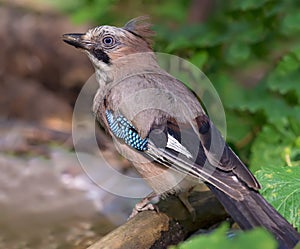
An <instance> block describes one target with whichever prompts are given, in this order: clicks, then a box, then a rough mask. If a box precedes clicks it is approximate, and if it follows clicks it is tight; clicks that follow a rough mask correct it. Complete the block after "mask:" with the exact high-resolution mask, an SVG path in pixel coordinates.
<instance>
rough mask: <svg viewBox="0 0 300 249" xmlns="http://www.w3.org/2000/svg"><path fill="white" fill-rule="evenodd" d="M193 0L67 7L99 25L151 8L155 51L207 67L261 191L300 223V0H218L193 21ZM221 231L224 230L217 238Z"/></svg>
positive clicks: (87, 2) (102, 0) (235, 142)
mask: <svg viewBox="0 0 300 249" xmlns="http://www.w3.org/2000/svg"><path fill="white" fill-rule="evenodd" d="M192 2H193V1H184V0H179V1H171V0H166V1H158V0H156V1H138V0H127V1H123V2H121V1H117V0H114V1H107V0H84V1H79V0H76V1H75V0H73V1H72V5H69V10H71V9H72V8H73V9H75V8H76V10H77V11H75V13H74V14H73V15H72V16H73V18H74V19H75V20H77V21H83V20H89V21H92V22H95V23H97V24H99V23H107V22H108V23H110V22H111V21H112V19H113V20H114V24H118V23H121V22H124V21H125V20H126V19H130V18H131V17H133V16H137V15H141V14H145V11H147V12H148V14H150V15H151V17H152V19H153V20H154V23H156V25H155V26H154V28H155V30H156V32H157V37H156V45H155V49H156V50H157V51H162V52H167V53H172V54H176V55H179V56H181V57H183V58H186V59H188V60H190V61H191V62H193V63H194V64H196V65H197V66H198V67H199V68H201V69H202V70H203V71H204V72H205V73H206V75H207V76H208V77H209V78H210V80H211V81H212V83H213V84H214V86H215V87H216V89H217V91H218V92H219V94H220V97H221V99H222V101H223V104H224V107H225V110H226V115H227V125H228V137H227V141H228V142H229V143H230V145H231V146H232V147H233V148H234V149H235V150H236V151H237V153H238V154H239V156H240V157H241V158H242V160H243V161H244V162H245V163H246V164H248V166H249V167H250V169H251V170H252V171H253V172H255V171H257V172H256V176H257V177H258V178H259V181H260V182H261V184H262V186H263V191H262V194H263V195H264V196H265V197H266V198H267V200H268V201H269V202H271V204H273V205H274V206H275V207H276V208H277V209H278V210H279V211H280V212H281V213H282V214H283V215H284V216H285V217H286V218H287V219H288V220H289V221H290V222H292V223H293V224H294V225H296V226H297V227H298V229H300V224H299V223H300V222H299V219H300V218H299V217H300V191H299V189H300V186H299V179H300V177H299V176H300V45H299V44H300V43H299V40H300V39H299V38H300V25H299V22H300V12H299V11H298V10H299V7H300V2H299V1H294V0H286V1H275V0H261V1H257V0H244V1H221V0H216V1H215V8H214V10H213V11H212V12H211V13H210V16H209V18H208V19H207V20H206V21H205V22H202V23H195V24H189V23H188V22H187V21H186V20H187V17H188V15H189V11H190V6H191V4H192ZM100 5H101V7H100ZM70 6H72V8H70ZM126 6H127V7H126ZM132 6H136V8H131V7H132ZM129 10H130V11H129ZM119 13H123V14H122V16H120V15H119ZM125 18H126V19H125ZM158 23H159V25H158ZM254 232H256V231H254ZM259 232H260V231H259ZM218 234H219V235H220V234H221V235H222V234H224V230H222V229H221V230H219V231H216V233H215V234H214V235H211V237H212V238H214V236H217V237H218ZM245 236H246V235H245ZM262 236H264V235H262ZM205 239H206V238H203V240H205ZM220 239H221V238H220ZM222 240H223V243H227V242H225V241H226V239H225V237H224V238H223V239H222ZM256 240H257V239H253V240H252V241H256ZM249 241H250V240H249ZM191 243H192V242H191ZM199 243H200V242H199ZM201 243H202V242H201ZM207 243H214V242H213V239H212V240H211V242H207ZM228 243H230V242H228ZM249 244H251V243H249ZM243 246H244V245H243ZM219 247H220V246H219ZM223 247H224V246H222V248H223ZM180 248H185V247H183V246H182V247H180ZM190 248H192V247H190ZM211 248H213V246H212V247H211ZM228 248H229V247H228ZM230 248H231V247H230ZM264 248H266V247H264Z"/></svg>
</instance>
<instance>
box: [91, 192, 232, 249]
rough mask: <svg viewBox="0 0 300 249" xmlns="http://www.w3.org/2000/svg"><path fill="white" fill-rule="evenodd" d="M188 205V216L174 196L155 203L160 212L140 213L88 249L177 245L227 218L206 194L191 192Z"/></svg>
mask: <svg viewBox="0 0 300 249" xmlns="http://www.w3.org/2000/svg"><path fill="white" fill-rule="evenodd" d="M189 202H190V203H191V205H192V207H193V208H194V209H195V211H196V216H195V217H194V218H193V217H192V215H191V214H190V213H189V212H188V211H187V209H186V208H185V207H184V206H183V204H182V202H181V201H180V200H179V199H178V198H177V197H175V196H170V197H169V198H167V199H166V200H162V201H160V202H159V203H158V207H159V210H160V212H159V213H157V212H155V211H144V212H141V213H139V214H137V215H136V216H135V217H133V218H132V219H130V220H128V221H127V222H126V223H125V224H123V225H121V226H120V227H118V228H117V229H115V230H114V231H112V232H110V233H109V234H107V235H106V236H104V237H103V238H101V239H100V240H98V241H97V242H96V243H94V244H93V245H91V246H90V247H88V249H128V248H130V249H140V248H143V249H147V248H151V249H161V248H167V246H169V245H175V244H178V243H179V242H180V241H183V240H184V239H185V238H186V237H187V236H188V235H190V234H191V233H193V232H195V231H197V230H198V229H207V228H209V227H210V226H212V225H214V224H216V223H218V222H220V221H222V220H224V219H225V218H226V217H228V215H227V213H226V212H225V210H224V208H223V207H222V205H221V204H220V203H219V202H218V200H217V199H216V198H215V197H214V196H213V195H212V194H211V193H210V192H209V191H206V192H201V193H200V192H193V193H192V194H191V196H190V197H189Z"/></svg>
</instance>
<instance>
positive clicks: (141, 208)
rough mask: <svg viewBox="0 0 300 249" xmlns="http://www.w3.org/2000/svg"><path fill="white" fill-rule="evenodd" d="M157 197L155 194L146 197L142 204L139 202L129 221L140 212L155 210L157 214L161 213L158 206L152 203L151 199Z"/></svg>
mask: <svg viewBox="0 0 300 249" xmlns="http://www.w3.org/2000/svg"><path fill="white" fill-rule="evenodd" d="M156 196H157V195H156V194H155V193H151V194H150V195H148V196H146V197H145V198H143V199H142V200H141V201H140V202H138V203H137V204H136V205H135V207H134V208H133V210H132V213H131V215H130V216H129V218H128V219H131V218H133V217H134V216H136V215H137V214H138V213H139V212H142V211H147V210H152V211H153V210H155V211H156V212H159V209H158V207H157V206H156V205H154V204H152V203H150V201H151V199H153V198H154V197H156Z"/></svg>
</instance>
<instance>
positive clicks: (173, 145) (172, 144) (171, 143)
mask: <svg viewBox="0 0 300 249" xmlns="http://www.w3.org/2000/svg"><path fill="white" fill-rule="evenodd" d="M166 147H167V148H169V149H172V150H175V151H177V152H179V153H181V154H183V155H185V156H186V157H187V158H193V155H192V154H191V153H190V152H189V151H188V150H187V149H186V148H185V147H184V146H183V145H182V144H181V143H180V142H179V141H178V140H177V139H175V138H174V137H173V136H171V135H170V134H168V142H167V145H166Z"/></svg>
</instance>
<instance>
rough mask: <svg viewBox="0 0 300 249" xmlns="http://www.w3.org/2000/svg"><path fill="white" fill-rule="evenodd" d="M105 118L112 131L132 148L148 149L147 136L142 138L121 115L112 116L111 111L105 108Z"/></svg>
mask: <svg viewBox="0 0 300 249" xmlns="http://www.w3.org/2000/svg"><path fill="white" fill-rule="evenodd" d="M105 114H106V119H107V122H108V125H109V128H110V130H111V131H112V133H113V134H114V135H115V136H116V137H117V138H120V139H122V140H123V141H124V142H125V143H126V144H128V145H129V146H131V147H132V148H134V149H137V150H140V151H145V150H147V149H148V140H147V138H144V139H142V138H141V137H140V136H139V134H138V133H137V131H136V129H135V127H134V126H133V125H132V124H131V123H130V122H129V121H128V120H127V119H126V118H125V117H124V116H123V115H118V116H114V115H113V113H112V112H111V111H108V110H106V112H105Z"/></svg>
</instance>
